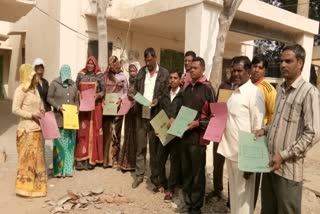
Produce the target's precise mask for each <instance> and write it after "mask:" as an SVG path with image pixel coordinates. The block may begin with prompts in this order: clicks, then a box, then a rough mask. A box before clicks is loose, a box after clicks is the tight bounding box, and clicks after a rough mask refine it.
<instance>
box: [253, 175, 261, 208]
mask: <svg viewBox="0 0 320 214" xmlns="http://www.w3.org/2000/svg"><path fill="white" fill-rule="evenodd" d="M260 180H261V173H256V183H255V187H254V208H256V205H257V200H258V195H259V189H260Z"/></svg>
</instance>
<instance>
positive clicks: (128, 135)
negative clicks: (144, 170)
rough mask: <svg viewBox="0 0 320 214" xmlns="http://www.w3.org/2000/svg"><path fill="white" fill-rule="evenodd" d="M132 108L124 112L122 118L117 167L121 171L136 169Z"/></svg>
mask: <svg viewBox="0 0 320 214" xmlns="http://www.w3.org/2000/svg"><path fill="white" fill-rule="evenodd" d="M135 119H136V118H135V113H134V109H133V108H132V109H130V111H129V112H128V113H127V114H126V116H125V119H124V142H123V145H122V148H121V151H120V158H119V167H120V169H121V170H123V171H133V170H135V169H136V152H137V146H136V140H135V138H136V121H135Z"/></svg>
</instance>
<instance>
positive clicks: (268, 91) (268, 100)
mask: <svg viewBox="0 0 320 214" xmlns="http://www.w3.org/2000/svg"><path fill="white" fill-rule="evenodd" d="M255 85H256V86H257V87H258V88H259V89H260V91H261V92H262V94H263V97H264V100H265V104H266V115H265V118H264V124H265V125H269V124H270V123H271V121H272V115H273V110H274V105H275V103H276V96H277V91H276V89H275V88H274V87H273V86H272V85H271V84H270V83H269V82H268V81H267V80H264V79H263V80H261V81H259V82H257V83H255Z"/></svg>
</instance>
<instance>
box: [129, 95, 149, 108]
mask: <svg viewBox="0 0 320 214" xmlns="http://www.w3.org/2000/svg"><path fill="white" fill-rule="evenodd" d="M133 98H134V100H135V101H137V102H138V103H140V104H141V105H143V106H151V101H150V100H148V99H147V98H145V97H144V96H143V95H142V94H140V93H139V92H137V93H136V95H134V97H133Z"/></svg>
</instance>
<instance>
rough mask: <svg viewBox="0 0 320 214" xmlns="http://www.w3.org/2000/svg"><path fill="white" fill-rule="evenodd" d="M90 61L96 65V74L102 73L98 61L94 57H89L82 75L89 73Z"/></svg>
mask: <svg viewBox="0 0 320 214" xmlns="http://www.w3.org/2000/svg"><path fill="white" fill-rule="evenodd" d="M89 60H91V61H92V62H93V64H94V65H95V69H94V73H95V74H97V73H99V72H101V70H100V67H99V65H98V62H97V59H96V58H95V57H94V56H89V57H88V59H87V63H86V66H85V67H84V68H83V69H82V70H81V71H80V73H83V74H86V73H87V64H88V62H89Z"/></svg>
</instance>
